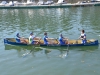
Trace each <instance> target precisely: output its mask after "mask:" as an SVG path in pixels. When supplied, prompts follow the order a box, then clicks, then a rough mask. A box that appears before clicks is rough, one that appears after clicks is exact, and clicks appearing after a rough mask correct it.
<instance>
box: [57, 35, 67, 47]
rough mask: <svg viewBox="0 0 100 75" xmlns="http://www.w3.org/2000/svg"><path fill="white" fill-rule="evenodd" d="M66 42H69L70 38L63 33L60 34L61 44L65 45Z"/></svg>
mask: <svg viewBox="0 0 100 75" xmlns="http://www.w3.org/2000/svg"><path fill="white" fill-rule="evenodd" d="M66 43H68V39H67V38H64V37H63V35H62V34H60V36H59V44H60V45H65V44H66Z"/></svg>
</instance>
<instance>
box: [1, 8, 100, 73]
mask: <svg viewBox="0 0 100 75" xmlns="http://www.w3.org/2000/svg"><path fill="white" fill-rule="evenodd" d="M98 9H99V7H77V8H74V7H72V8H57V9H1V10H0V74H1V75H33V74H34V75H80V74H81V75H99V74H100V71H99V69H100V64H99V62H100V54H99V53H100V47H99V46H94V47H72V48H71V47H69V48H68V50H69V52H67V51H66V50H67V47H44V48H43V47H37V48H33V47H19V46H4V44H3V39H4V38H6V37H15V35H16V33H17V32H19V33H20V35H21V36H23V37H29V34H30V32H31V31H33V32H34V34H35V35H36V36H39V37H43V33H44V32H48V36H49V37H52V38H58V36H59V34H60V33H63V35H64V36H65V37H68V38H69V39H77V38H78V37H79V35H80V30H81V29H84V30H85V31H86V34H87V38H88V39H92V38H94V39H98V40H99V41H100V30H99V29H100V26H99V24H100V21H99V20H100V15H99V13H100V10H98ZM31 50H32V52H31ZM25 53H29V54H27V55H26V56H23V54H25ZM67 54H68V55H67Z"/></svg>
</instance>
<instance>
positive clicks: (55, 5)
mask: <svg viewBox="0 0 100 75" xmlns="http://www.w3.org/2000/svg"><path fill="white" fill-rule="evenodd" d="M87 6H100V2H77V3H62V2H61V3H51V4H46V3H45V4H43V3H42V2H40V3H39V2H38V3H37V4H34V3H33V2H32V3H30V2H29V3H18V2H15V1H14V2H12V1H10V3H9V4H8V3H6V4H4V5H2V4H1V5H0V9H25V8H29V9H31V8H67V7H87Z"/></svg>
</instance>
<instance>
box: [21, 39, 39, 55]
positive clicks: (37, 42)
mask: <svg viewBox="0 0 100 75" xmlns="http://www.w3.org/2000/svg"><path fill="white" fill-rule="evenodd" d="M40 40H41V38H40V39H39V41H38V42H37V43H36V44H38V43H39V42H40ZM34 49H35V44H34V47H33V49H32V50H31V51H30V52H29V53H25V54H23V55H22V56H23V57H26V56H27V55H28V54H30V53H31V52H32V51H33V50H34Z"/></svg>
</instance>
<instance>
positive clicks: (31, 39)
mask: <svg viewBox="0 0 100 75" xmlns="http://www.w3.org/2000/svg"><path fill="white" fill-rule="evenodd" d="M40 39H41V38H38V37H35V35H33V32H31V33H30V36H29V44H38V43H39V41H40Z"/></svg>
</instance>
